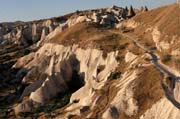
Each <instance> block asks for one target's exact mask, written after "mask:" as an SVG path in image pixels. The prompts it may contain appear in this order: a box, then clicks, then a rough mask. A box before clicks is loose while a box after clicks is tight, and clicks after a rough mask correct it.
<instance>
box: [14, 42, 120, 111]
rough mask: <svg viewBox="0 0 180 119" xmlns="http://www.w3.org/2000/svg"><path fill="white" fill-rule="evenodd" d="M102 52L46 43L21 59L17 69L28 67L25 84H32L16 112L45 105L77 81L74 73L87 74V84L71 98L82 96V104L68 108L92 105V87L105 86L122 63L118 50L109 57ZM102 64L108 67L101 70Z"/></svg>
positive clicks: (85, 79)
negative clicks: (117, 58) (70, 83)
mask: <svg viewBox="0 0 180 119" xmlns="http://www.w3.org/2000/svg"><path fill="white" fill-rule="evenodd" d="M102 55H103V52H102V51H99V50H96V49H87V50H82V49H80V48H78V47H77V46H73V47H64V46H61V45H54V44H45V45H44V46H43V47H42V48H40V49H39V50H38V52H36V53H35V54H30V55H28V56H25V57H23V58H21V59H19V61H18V62H17V63H16V64H15V65H14V68H22V67H23V68H24V69H27V70H28V73H27V75H26V76H25V77H24V78H23V80H22V83H23V84H29V83H30V82H31V83H30V84H29V86H28V87H26V88H25V90H24V91H23V93H22V95H21V100H23V98H24V97H28V98H27V99H26V100H24V101H22V102H21V103H20V104H19V105H18V106H16V107H15V112H16V113H19V112H26V111H29V110H30V109H32V108H33V107H34V106H37V105H38V104H41V105H44V104H46V103H47V102H48V101H49V100H51V99H52V98H53V97H55V96H57V95H58V94H59V93H63V92H65V91H67V90H68V88H70V87H68V83H69V82H70V81H71V80H74V79H73V77H72V76H73V72H78V75H79V76H80V77H83V80H84V82H85V85H84V86H83V87H82V88H80V89H79V90H78V91H77V92H75V93H74V94H73V95H72V97H71V102H73V101H74V100H78V99H80V101H79V103H77V104H76V105H75V104H74V105H72V106H71V107H69V108H68V109H73V108H77V107H79V106H80V107H82V106H87V105H89V103H90V102H91V100H92V96H93V95H94V93H93V91H92V90H93V89H99V88H101V87H102V86H103V85H104V83H105V82H106V80H107V77H108V76H109V75H110V73H111V72H112V71H113V70H114V69H115V67H116V66H117V64H118V63H117V61H116V55H117V53H116V52H111V53H109V54H108V55H107V58H105V59H104V58H103V56H102ZM28 59H31V60H28ZM39 59H41V60H39ZM100 65H104V66H105V69H104V70H103V71H101V72H98V73H97V67H98V66H100ZM95 79H96V80H95Z"/></svg>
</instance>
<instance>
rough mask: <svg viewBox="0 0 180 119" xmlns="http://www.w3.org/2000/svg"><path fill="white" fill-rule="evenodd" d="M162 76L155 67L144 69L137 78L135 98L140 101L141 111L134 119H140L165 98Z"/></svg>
mask: <svg viewBox="0 0 180 119" xmlns="http://www.w3.org/2000/svg"><path fill="white" fill-rule="evenodd" d="M161 80H162V74H161V73H160V72H159V71H158V70H157V69H156V68H155V67H153V66H150V67H148V68H146V69H142V71H141V73H140V74H139V77H138V78H137V82H136V86H135V92H134V98H135V99H136V100H137V101H138V104H137V105H138V106H139V111H138V113H137V115H136V116H135V117H133V118H139V116H140V115H142V114H143V113H144V112H145V111H146V110H147V109H149V108H150V107H151V106H152V105H153V104H154V103H156V102H157V101H158V100H159V99H161V98H162V97H163V90H162V87H161Z"/></svg>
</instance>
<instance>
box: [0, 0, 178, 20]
mask: <svg viewBox="0 0 180 119" xmlns="http://www.w3.org/2000/svg"><path fill="white" fill-rule="evenodd" d="M176 1H177V0H0V22H5V21H6V22H7V21H17V20H21V21H29V20H35V19H42V18H49V17H54V16H60V15H63V14H66V13H69V12H73V11H75V10H83V9H93V8H102V7H111V6H112V5H118V6H121V7H124V6H126V5H127V6H129V5H133V6H135V7H136V8H139V7H140V6H142V5H147V6H148V7H149V8H155V7H158V6H162V5H166V4H170V3H174V2H176Z"/></svg>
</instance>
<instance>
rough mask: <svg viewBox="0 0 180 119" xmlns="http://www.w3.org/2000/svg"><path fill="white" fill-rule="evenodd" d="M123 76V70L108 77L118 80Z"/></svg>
mask: <svg viewBox="0 0 180 119" xmlns="http://www.w3.org/2000/svg"><path fill="white" fill-rule="evenodd" d="M120 77H121V72H112V73H111V74H110V76H109V77H108V80H116V79H119V78H120Z"/></svg>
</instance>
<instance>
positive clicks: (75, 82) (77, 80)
mask: <svg viewBox="0 0 180 119" xmlns="http://www.w3.org/2000/svg"><path fill="white" fill-rule="evenodd" d="M69 60H70V62H71V66H72V67H73V72H72V79H71V80H70V82H68V87H69V91H70V93H74V92H76V91H77V90H79V89H80V88H81V87H83V86H84V84H85V82H84V78H85V73H84V72H80V62H79V60H78V59H77V58H76V55H71V56H70V58H69Z"/></svg>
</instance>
